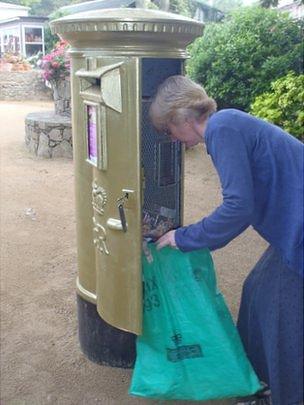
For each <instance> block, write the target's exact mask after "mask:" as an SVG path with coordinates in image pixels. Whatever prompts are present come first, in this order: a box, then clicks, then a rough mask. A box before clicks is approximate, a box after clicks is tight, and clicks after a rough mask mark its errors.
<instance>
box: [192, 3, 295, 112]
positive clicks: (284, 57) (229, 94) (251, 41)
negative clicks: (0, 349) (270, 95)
mask: <svg viewBox="0 0 304 405" xmlns="http://www.w3.org/2000/svg"><path fill="white" fill-rule="evenodd" d="M299 24H300V22H297V21H294V20H292V19H290V18H289V17H288V16H287V15H286V14H284V13H281V12H279V11H277V10H268V9H264V8H260V7H244V8H241V9H239V10H238V11H235V12H233V13H232V14H231V15H230V16H228V17H227V18H226V19H225V20H224V21H223V22H222V23H217V24H214V23H213V24H209V25H207V27H206V29H205V33H204V35H203V36H202V37H201V38H199V39H197V40H196V41H195V43H194V44H193V45H192V47H191V48H190V54H191V59H190V61H189V63H188V66H187V72H188V74H189V75H190V77H191V78H192V79H193V80H195V81H197V82H199V83H201V84H202V85H203V86H204V87H205V88H206V90H207V92H208V93H209V95H210V96H212V97H214V98H215V99H216V101H217V103H218V106H219V108H226V107H234V108H239V109H242V110H247V111H248V109H249V106H250V104H251V102H252V101H253V100H254V99H255V97H256V96H257V95H259V94H262V93H264V92H265V91H268V90H270V83H271V81H273V80H275V79H277V78H279V77H282V76H284V75H286V74H287V72H288V71H290V70H293V71H295V72H298V73H300V70H301V64H302V49H301V27H300V26H299ZM302 24H303V23H302Z"/></svg>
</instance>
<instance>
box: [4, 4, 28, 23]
mask: <svg viewBox="0 0 304 405" xmlns="http://www.w3.org/2000/svg"><path fill="white" fill-rule="evenodd" d="M29 11H30V8H29V7H24V6H19V5H17V4H10V3H3V2H2V1H0V21H1V20H7V19H8V18H11V17H26V16H28V13H29Z"/></svg>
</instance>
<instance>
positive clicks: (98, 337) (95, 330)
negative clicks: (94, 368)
mask: <svg viewBox="0 0 304 405" xmlns="http://www.w3.org/2000/svg"><path fill="white" fill-rule="evenodd" d="M77 308H78V327H79V341H80V347H81V349H82V351H83V353H84V354H85V355H86V356H87V357H88V358H89V360H91V361H93V362H94V363H98V364H101V365H104V366H111V367H120V368H133V367H134V362H135V357H136V350H135V339H136V335H134V334H132V333H128V332H124V331H121V330H120V329H117V328H114V327H113V326H111V325H109V324H108V323H106V322H105V321H104V320H103V319H102V318H101V317H100V316H99V315H98V313H97V310H96V305H94V304H91V303H90V302H88V301H86V300H84V299H83V298H82V297H80V296H79V295H78V294H77Z"/></svg>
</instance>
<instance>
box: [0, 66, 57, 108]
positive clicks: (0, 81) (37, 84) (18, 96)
mask: <svg viewBox="0 0 304 405" xmlns="http://www.w3.org/2000/svg"><path fill="white" fill-rule="evenodd" d="M52 99H53V94H52V90H50V89H49V88H48V87H46V85H45V83H44V80H43V79H42V77H41V72H40V71H39V70H30V71H27V72H0V100H17V101H18V100H20V101H23V100H37V101H40V100H41V101H47V100H52Z"/></svg>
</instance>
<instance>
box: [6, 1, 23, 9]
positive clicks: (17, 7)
mask: <svg viewBox="0 0 304 405" xmlns="http://www.w3.org/2000/svg"><path fill="white" fill-rule="evenodd" d="M1 8H2V9H3V8H13V9H18V10H30V7H25V6H20V5H18V4H11V3H3V2H2V1H0V9H1Z"/></svg>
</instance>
